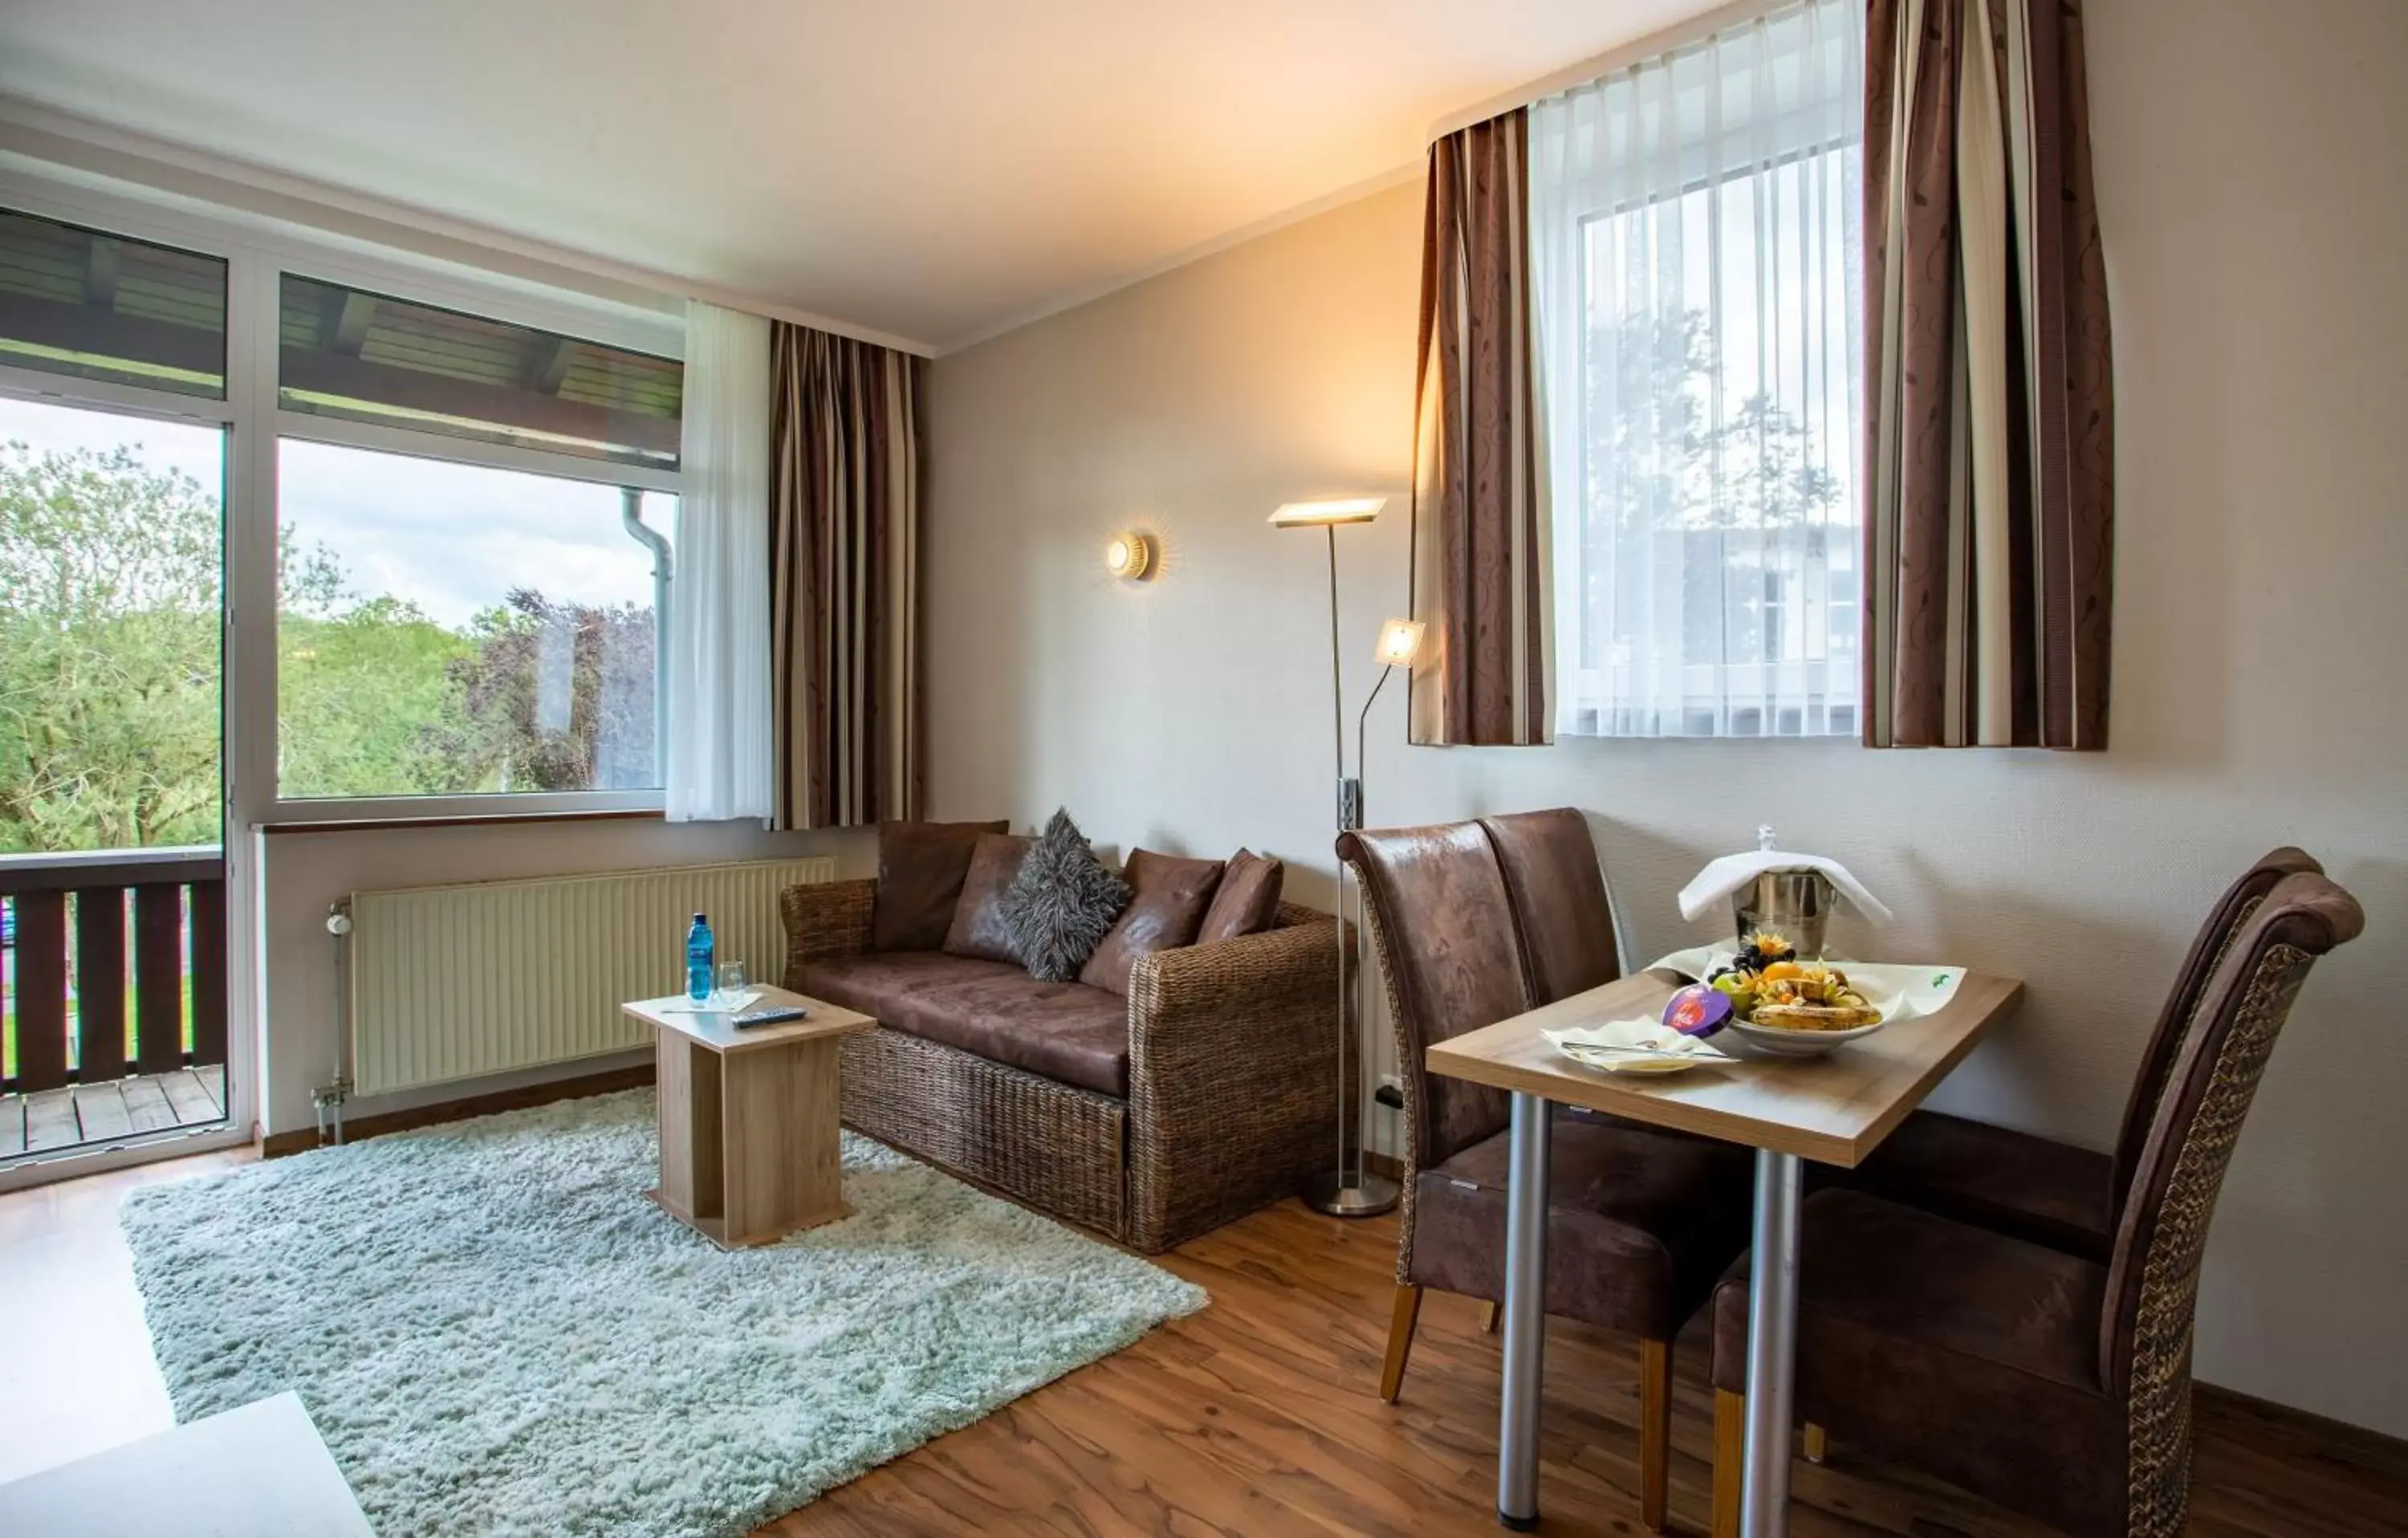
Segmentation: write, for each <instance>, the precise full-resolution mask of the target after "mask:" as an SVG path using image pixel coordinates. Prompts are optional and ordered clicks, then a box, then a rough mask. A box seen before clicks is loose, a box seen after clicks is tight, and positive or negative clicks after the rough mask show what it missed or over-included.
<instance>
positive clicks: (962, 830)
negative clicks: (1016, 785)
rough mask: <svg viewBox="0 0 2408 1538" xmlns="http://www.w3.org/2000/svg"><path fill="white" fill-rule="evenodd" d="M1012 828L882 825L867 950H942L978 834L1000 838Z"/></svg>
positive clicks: (996, 824)
mask: <svg viewBox="0 0 2408 1538" xmlns="http://www.w3.org/2000/svg"><path fill="white" fill-rule="evenodd" d="M1009 826H1011V825H1010V824H1009V823H1005V822H1002V821H996V822H992V823H881V824H879V825H878V900H877V901H876V902H874V903H873V904H871V906H870V910H869V948H870V949H871V950H873V951H933V950H936V949H938V948H939V947H940V946H942V945H943V944H944V943H945V931H946V930H947V929H948V928H950V927H952V926H953V905H954V904H955V903H957V902H959V901H960V900H961V896H962V878H963V877H965V876H967V875H968V874H969V870H970V855H971V852H972V851H973V850H975V849H976V848H977V847H978V841H979V835H980V834H982V833H1000V832H1002V831H1003V830H1004V829H1005V828H1006V827H1009Z"/></svg>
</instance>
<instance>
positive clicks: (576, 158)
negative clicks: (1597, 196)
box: [0, 0, 1711, 349]
mask: <svg viewBox="0 0 2408 1538" xmlns="http://www.w3.org/2000/svg"><path fill="white" fill-rule="evenodd" d="M1710 3H1711V0H1491V3H1487V4H1481V3H1476V0H1043V3H1038V0H855V3H838V0H676V3H670V0H405V3H402V4H393V3H389V0H387V3H376V4H370V3H367V0H212V3H209V4H193V3H192V0H5V3H0V93H9V94H13V95H17V96H21V97H23V98H26V99H28V100H30V101H34V102H37V103H40V104H42V105H45V106H49V107H53V108H62V109H65V110H66V111H69V112H73V113H77V114H80V115H82V116H85V117H88V118H93V119H97V120H99V121H101V122H107V123H110V124H115V125H118V126H121V127H125V128H131V129H135V130H138V131H140V132H143V133H146V134H150V135H154V136H157V137H162V138H165V139H170V140H173V141H176V142H178V143H181V144H186V145H190V146H193V147H195V148H198V149H202V150H206V151H212V152H214V153H217V154H221V155H225V156H229V157H233V158H235V159H238V160H243V161H249V162H252V163H255V164H257V165H263V166H266V167H270V168H272V169H275V170H279V171H283V172H288V173H292V174H294V175H298V176H303V177H308V178H311V179H314V180H320V181H324V182H328V183H332V184H334V185H336V186H338V187H343V188H348V189H351V190H354V191H357V192H361V193H366V194H372V195H374V196H377V197H380V198H386V199H391V200H393V201H395V202H399V203H403V204H407V205H409V206H411V207H414V208H423V209H428V210H432V211H434V212H437V213H441V214H446V215H450V216H452V217H453V218H456V219H462V220H466V221H470V222H473V223H479V224H483V225H486V226H490V227H492V228H494V229H496V230H500V231H505V232H508V233H509V234H513V235H518V236H523V237H529V238H533V239H538V240H542V241H547V242H550V243H552V244H555V245H559V246H563V247H566V248H569V249H571V250H575V251H579V252H589V253H591V254H594V255H596V256H602V257H607V258H609V259H611V260H613V261H616V262H623V263H627V264H631V265H635V266H643V267H648V268H651V269H653V270H656V271H659V272H663V273H668V274H674V275H676V276H677V277H679V278H681V279H685V280H692V281H694V282H696V283H699V284H705V285H709V286H710V287H714V288H718V289H724V290H728V291H733V292H736V293H740V294H745V295H753V296H755V297H758V298H761V299H765V300H768V301H772V302H774V303H777V304H781V305H784V306H789V307H792V308H794V309H803V310H810V311H812V312H816V313H819V314H823V315H827V316H832V317H836V318H838V319H840V320H844V321H848V322H851V323H854V324H856V325H861V326H866V327H871V328H875V329H878V330H881V331H885V332H890V333H894V334H896V335H899V336H902V337H909V338H917V339H919V340H921V341H923V342H925V343H928V344H932V345H934V346H937V347H939V348H940V349H941V348H943V347H945V346H949V345H954V344H957V343H959V342H960V341H962V340H964V339H966V338H971V337H975V336H978V335H981V334H983V333H987V332H990V331H993V330H995V329H997V328H999V327H1001V326H1004V325H1007V324H1009V323H1011V322H1012V321H1013V320H1014V319H1015V318H1019V317H1025V316H1026V315H1028V314H1030V313H1032V312H1035V311H1039V310H1041V309H1044V308H1046V307H1047V306H1048V305H1050V304H1056V303H1059V302H1061V301H1062V300H1064V299H1066V298H1068V297H1070V296H1074V295H1083V294H1087V293H1092V292H1095V291H1097V290H1099V289H1102V288H1104V287H1108V286H1109V285H1110V284H1111V282H1112V281H1113V280H1115V279H1116V278H1120V277H1123V276H1125V275H1127V274H1129V273H1132V272H1138V271H1143V270H1145V269H1148V268H1152V267H1155V266H1160V265H1162V264H1163V263H1165V262H1167V261H1168V260H1171V259H1173V258H1175V257H1177V256H1178V255H1179V254H1181V253H1182V252H1188V251H1190V250H1192V249H1194V248H1196V247H1197V246H1199V245H1204V244H1207V243H1209V242H1211V241H1212V240H1214V239H1216V238H1218V237H1223V236H1226V235H1227V234H1229V233H1230V232H1232V231H1235V230H1240V229H1243V228H1246V227H1247V226H1250V225H1253V224H1256V223H1261V222H1264V221H1266V220H1269V219H1272V218H1275V217H1276V216H1278V215H1279V214H1281V213H1283V212H1284V211H1286V210H1288V209H1291V208H1296V207H1297V206H1298V205H1302V204H1307V203H1311V202H1312V201H1314V200H1316V199H1319V198H1323V197H1326V196H1327V195H1328V194H1332V193H1335V192H1338V191H1340V190H1341V189H1344V188H1348V187H1352V186H1355V185H1357V184H1359V183H1363V182H1366V181H1369V180H1372V179H1375V178H1378V177H1380V176H1382V175H1383V174H1384V173H1389V172H1392V171H1395V170H1397V169H1398V168H1399V167H1403V166H1408V165H1412V164H1414V163H1416V162H1417V161H1418V160H1419V159H1420V157H1421V154H1422V151H1423V147H1424V143H1425V135H1426V130H1427V129H1428V127H1429V125H1430V124H1431V123H1432V122H1434V121H1436V120H1438V119H1440V118H1442V117H1445V116H1447V115H1449V114H1451V113H1454V112H1456V111H1459V110H1461V109H1462V108H1467V107H1470V106H1473V105H1475V104H1477V103H1480V102H1482V101H1484V100H1485V99H1486V98H1488V97H1491V96H1494V95H1497V94H1498V93H1502V92H1506V91H1510V90H1512V88H1513V87H1515V86H1517V85H1519V84H1521V83H1522V82H1524V81H1527V80H1530V79H1536V78H1538V77H1540V76H1542V75H1545V74H1548V73H1550V72H1551V71H1553V70H1555V69H1558V68H1560V67H1562V66H1563V65H1568V64H1571V63H1573V62H1575V61H1577V60H1580V59H1583V58H1584V57H1586V56H1588V55H1590V54H1594V53H1598V52H1601V51H1603V50H1607V49H1610V48H1613V47H1615V46H1617V45H1619V44H1622V43H1625V42H1627V41H1630V40H1631V39H1633V38H1637V37H1640V36H1645V35H1646V34H1648V33H1651V32H1654V31H1656V30H1658V29H1660V28H1662V27H1664V26H1667V25H1669V24H1671V23H1672V22H1677V21H1679V20H1681V19H1683V18H1684V17H1687V16H1690V15H1694V14H1697V13H1699V12H1700V11H1703V10H1705V9H1707V8H1708V6H1709V4H1710Z"/></svg>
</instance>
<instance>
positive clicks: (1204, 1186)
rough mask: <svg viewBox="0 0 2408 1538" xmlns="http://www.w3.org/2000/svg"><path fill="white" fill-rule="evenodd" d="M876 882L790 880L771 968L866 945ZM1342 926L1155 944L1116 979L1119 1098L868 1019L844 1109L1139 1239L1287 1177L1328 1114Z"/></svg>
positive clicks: (1183, 1235) (946, 1159)
mask: <svg viewBox="0 0 2408 1538" xmlns="http://www.w3.org/2000/svg"><path fill="white" fill-rule="evenodd" d="M876 894H877V883H876V882H874V881H842V882H829V883H824V884H812V885H808V886H793V887H789V888H787V889H786V891H785V893H784V894H783V896H782V898H781V906H782V908H783V911H784V916H785V921H786V937H787V949H786V970H785V984H786V985H787V986H788V987H790V988H794V989H796V991H797V992H809V991H810V990H809V988H808V987H806V986H805V985H804V981H805V980H804V977H803V972H804V969H805V968H806V967H808V966H809V965H810V963H811V962H813V961H817V960H824V959H826V958H829V957H834V956H854V955H858V954H860V953H861V952H863V951H865V950H867V949H868V946H869V914H870V908H871V905H872V903H873V901H874V900H875V898H876ZM1337 936H1338V922H1337V920H1336V919H1334V918H1332V917H1330V916H1329V915H1328V914H1326V913H1316V912H1315V911H1313V910H1312V909H1310V908H1301V907H1297V906H1296V905H1295V904H1292V903H1282V904H1281V905H1280V908H1279V917H1278V921H1277V924H1276V926H1275V927H1272V928H1270V929H1268V930H1266V931H1264V932H1263V933H1260V934H1254V935H1247V936H1244V937H1242V938H1240V939H1237V940H1230V941H1220V942H1218V943H1216V944H1211V945H1191V946H1187V947H1185V948H1183V949H1180V950H1171V951H1157V952H1154V953H1153V954H1151V955H1148V956H1142V957H1140V959H1139V961H1138V963H1137V966H1136V969H1135V970H1134V972H1133V973H1132V975H1131V977H1130V979H1129V990H1128V1022H1129V1095H1128V1099H1127V1100H1117V1099H1114V1098H1113V1097H1111V1096H1110V1095H1101V1094H1097V1093H1096V1092H1094V1091H1092V1090H1087V1089H1080V1088H1076V1087H1074V1086H1072V1085H1063V1084H1057V1083H1055V1082H1054V1081H1053V1080H1051V1079H1046V1078H1042V1077H1039V1075H1037V1074H1034V1073H1029V1072H1026V1071H1023V1070H1021V1069H1017V1068H1013V1067H1011V1066H1009V1065H1008V1064H1004V1063H998V1062H995V1061H993V1060H991V1059H988V1058H985V1057H982V1056H978V1055H977V1054H975V1053H970V1052H965V1051H963V1050H961V1049H960V1048H958V1047H953V1046H948V1045H946V1044H944V1043H942V1042H931V1041H928V1040H925V1039H924V1038H922V1037H917V1036H912V1035H910V1034H908V1033H906V1032H903V1031H899V1030H892V1029H888V1028H885V1027H883V1026H882V1027H881V1028H878V1029H877V1030H874V1031H868V1032H866V1033H864V1034H862V1035H858V1036H853V1037H848V1038H847V1039H846V1041H845V1043H844V1048H843V1052H844V1120H845V1123H846V1125H848V1126H850V1127H852V1128H855V1129H856V1130H858V1131H860V1132H863V1133H865V1134H867V1135H868V1136H870V1137H873V1138H876V1139H877V1140H879V1141H880V1142H881V1143H888V1144H891V1145H892V1146H894V1147H896V1148H900V1149H902V1150H904V1151H905V1152H907V1153H910V1154H912V1155H915V1156H917V1157H921V1158H925V1159H927V1160H928V1161H930V1162H931V1163H934V1164H938V1165H940V1166H942V1167H944V1168H946V1169H948V1170H951V1171H954V1172H955V1173H958V1174H961V1175H965V1176H967V1177H968V1178H969V1179H971V1180H973V1181H976V1182H978V1183H980V1184H981V1185H984V1186H991V1187H993V1188H994V1189H996V1190H997V1191H1000V1192H1001V1193H1003V1194H1004V1195H1006V1196H1009V1197H1011V1198H1013V1199H1014V1200H1019V1201H1022V1202H1025V1203H1026V1204H1027V1205H1029V1206H1031V1207H1035V1208H1038V1209H1039V1210H1040V1211H1043V1212H1046V1213H1050V1214H1053V1215H1055V1216H1057V1217H1062V1218H1066V1219H1068V1221H1070V1222H1073V1223H1077V1224H1080V1225H1082V1226H1083V1227H1086V1228H1090V1229H1096V1230H1097V1231H1099V1232H1101V1233H1103V1234H1106V1235H1108V1236H1110V1237H1111V1238H1113V1239H1116V1240H1118V1241H1120V1242H1121V1243H1125V1244H1127V1245H1129V1246H1130V1247H1131V1248H1134V1249H1137V1250H1140V1251H1143V1252H1145V1253H1147V1254H1156V1253H1159V1252H1161V1251H1163V1250H1167V1249H1169V1248H1171V1247H1172V1246H1174V1245H1176V1244H1179V1243H1183V1241H1185V1240H1188V1239H1192V1238H1194V1237H1195V1236H1197V1234H1201V1233H1206V1232H1209V1231H1210V1230H1211V1229H1216V1228H1218V1227H1220V1226H1221V1225H1222V1224H1224V1223H1227V1222H1230V1221H1232V1220H1234V1219H1236V1218H1239V1217H1242V1216H1244V1215H1246V1214H1248V1213H1250V1212H1253V1211H1254V1210H1256V1209H1257V1208H1260V1207H1263V1206H1265V1205H1268V1204H1269V1203H1270V1202H1272V1201H1276V1200H1279V1199H1280V1198H1282V1197H1283V1196H1286V1195H1289V1194H1290V1193H1292V1192H1294V1191H1295V1190H1296V1189H1297V1187H1298V1186H1301V1185H1302V1184H1303V1183H1304V1181H1305V1180H1306V1179H1307V1177H1308V1176H1310V1175H1311V1174H1312V1171H1315V1170H1317V1169H1319V1168H1320V1167H1321V1166H1322V1165H1323V1164H1325V1163H1326V1162H1327V1161H1328V1159H1329V1157H1330V1156H1331V1141H1330V1140H1331V1128H1333V1127H1334V1126H1335V1124H1336V1122H1337V1118H1338V1100H1337V1090H1336V1087H1335V1085H1334V1078H1335V1075H1334V1073H1333V1071H1332V1070H1333V1062H1332V1054H1333V1052H1334V1051H1335V1050H1336V1046H1335V1043H1336V1039H1337V1019H1338V1001H1337V987H1336V978H1337V972H1336V968H1337V956H1336V954H1335V947H1336V944H1337Z"/></svg>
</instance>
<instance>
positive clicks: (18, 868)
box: [0, 847, 226, 1160]
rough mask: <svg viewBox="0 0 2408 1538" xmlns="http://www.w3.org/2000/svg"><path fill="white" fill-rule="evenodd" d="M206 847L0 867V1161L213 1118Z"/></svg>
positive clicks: (215, 868)
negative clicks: (3, 1076)
mask: <svg viewBox="0 0 2408 1538" xmlns="http://www.w3.org/2000/svg"><path fill="white" fill-rule="evenodd" d="M225 943H226V932H225V864H224V861H223V859H222V857H221V853H220V851H219V850H217V849H216V848H214V847H208V848H193V849H119V850H101V851H95V852H93V853H90V854H68V855H55V854H51V855H0V1072H5V1073H6V1075H7V1076H6V1077H5V1078H0V1160H7V1159H9V1158H16V1157H25V1156H29V1155H36V1154H52V1153H57V1152H61V1151H64V1150H66V1149H70V1148H79V1147H85V1148H89V1147H106V1146H108V1144H110V1143H117V1142H121V1141H122V1140H124V1139H126V1138H130V1137H136V1136H138V1135H140V1134H142V1133H145V1132H162V1131H172V1130H174V1129H176V1128H182V1127H199V1126H206V1125H208V1124H209V1123H212V1122H217V1121H222V1120H223V1119H224V1117H225V1061H226V992H225V979H226V961H225Z"/></svg>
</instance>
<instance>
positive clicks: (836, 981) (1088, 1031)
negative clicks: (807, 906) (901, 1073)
mask: <svg viewBox="0 0 2408 1538" xmlns="http://www.w3.org/2000/svg"><path fill="white" fill-rule="evenodd" d="M801 981H802V991H803V992H805V993H807V994H809V995H810V996H811V997H812V998H814V999H826V1000H827V1001H828V1002H829V1003H831V1004H841V1005H843V1006H844V1007H845V1008H847V1009H852V1010H859V1011H860V1012H861V1013H864V1014H868V1015H874V1016H876V1017H877V1019H878V1023H879V1024H880V1025H882V1026H884V1027H886V1028H888V1029H890V1030H899V1031H902V1032H904V1033H906V1034H907V1035H911V1036H917V1037H920V1038H922V1039H924V1040H925V1041H930V1042H942V1043H944V1044H945V1045H947V1046H950V1047H958V1048H960V1049H961V1050H962V1051H964V1052H971V1053H976V1054H977V1055H978V1056H982V1057H984V1058H987V1059H988V1060H989V1061H991V1062H998V1063H1006V1064H1009V1065H1010V1066H1011V1067H1013V1068H1017V1069H1022V1070H1025V1071H1027V1072H1030V1073H1035V1074H1037V1075H1039V1076H1040V1077H1042V1078H1047V1079H1052V1080H1053V1081H1054V1082H1055V1083H1056V1084H1066V1085H1073V1086H1075V1087H1077V1088H1080V1089H1092V1090H1094V1091H1096V1092H1097V1094H1100V1095H1110V1096H1112V1097H1114V1098H1115V1099H1119V1100H1126V1099H1127V1098H1128V1002H1127V1000H1125V999H1118V998H1115V997H1114V996H1112V995H1111V994H1109V993H1106V992H1104V991H1103V990H1102V989H1100V988H1091V987H1088V986H1086V985H1084V984H1081V983H1040V982H1039V981H1037V979H1035V978H1033V977H1031V976H1029V975H1028V974H1027V973H1026V972H1025V971H1022V970H1020V969H1019V968H1017V967H1014V966H1011V965H1010V964H1008V963H1005V962H1000V961H981V960H978V959H976V958H975V957H971V956H948V955H946V954H945V953H944V952H942V951H919V952H911V951H900V952H892V953H883V954H882V953H879V952H874V951H873V952H870V953H867V954H866V955H861V956H831V957H829V958H827V959H825V960H823V961H813V962H810V963H809V964H808V965H807V966H805V967H804V969H803V973H802V980H801Z"/></svg>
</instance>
